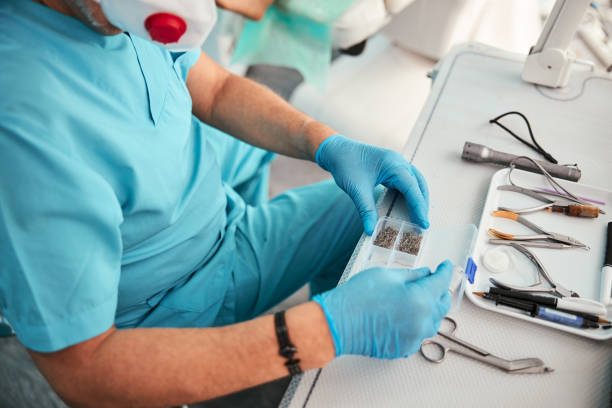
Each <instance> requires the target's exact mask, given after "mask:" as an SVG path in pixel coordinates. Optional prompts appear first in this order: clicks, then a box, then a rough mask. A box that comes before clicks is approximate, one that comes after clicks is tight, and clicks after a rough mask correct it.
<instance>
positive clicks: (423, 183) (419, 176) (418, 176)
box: [411, 166, 429, 209]
mask: <svg viewBox="0 0 612 408" xmlns="http://www.w3.org/2000/svg"><path fill="white" fill-rule="evenodd" d="M411 170H412V173H413V174H414V177H415V178H416V180H417V183H418V184H419V188H420V189H421V193H422V194H423V198H425V204H427V208H428V209H429V186H428V185H427V180H425V176H423V173H421V172H420V171H419V169H417V168H416V167H414V166H412V167H411Z"/></svg>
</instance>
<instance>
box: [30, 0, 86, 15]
mask: <svg viewBox="0 0 612 408" xmlns="http://www.w3.org/2000/svg"><path fill="white" fill-rule="evenodd" d="M32 1H34V2H35V3H40V4H42V5H43V6H47V7H49V8H50V9H53V10H55V11H59V12H60V13H62V14H66V15H67V16H70V17H74V18H76V19H78V18H79V16H77V15H76V14H74V12H73V10H72V9H71V8H70V7H68V5H67V4H66V2H65V1H64V0H32Z"/></svg>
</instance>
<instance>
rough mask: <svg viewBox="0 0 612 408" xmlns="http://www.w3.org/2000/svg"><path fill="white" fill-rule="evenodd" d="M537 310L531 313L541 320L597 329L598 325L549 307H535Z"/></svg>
mask: <svg viewBox="0 0 612 408" xmlns="http://www.w3.org/2000/svg"><path fill="white" fill-rule="evenodd" d="M535 306H536V307H535V309H534V310H533V312H532V313H531V315H532V316H535V317H539V318H540V319H544V320H548V321H549V322H555V323H559V324H564V325H566V326H572V327H580V328H597V327H599V325H598V324H597V323H594V322H591V321H589V320H586V319H584V318H583V317H580V316H576V315H573V314H570V313H565V312H561V311H559V310H555V309H551V308H549V307H543V306H538V305H535Z"/></svg>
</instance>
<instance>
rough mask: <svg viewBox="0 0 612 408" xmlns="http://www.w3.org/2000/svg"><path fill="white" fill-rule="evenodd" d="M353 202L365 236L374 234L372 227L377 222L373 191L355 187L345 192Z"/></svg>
mask: <svg viewBox="0 0 612 408" xmlns="http://www.w3.org/2000/svg"><path fill="white" fill-rule="evenodd" d="M347 193H348V195H349V196H350V197H351V199H352V200H353V203H354V204H355V207H357V211H359V217H360V218H361V222H362V223H363V229H364V231H365V233H366V234H368V235H372V234H373V233H374V227H376V222H377V221H378V212H377V211H376V202H375V201H374V189H373V188H371V189H369V190H368V189H367V188H366V189H364V188H359V187H356V188H354V189H352V190H351V192H347Z"/></svg>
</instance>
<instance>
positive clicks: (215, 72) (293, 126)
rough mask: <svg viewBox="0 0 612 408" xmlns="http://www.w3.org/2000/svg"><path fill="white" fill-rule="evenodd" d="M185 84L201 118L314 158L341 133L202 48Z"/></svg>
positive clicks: (234, 133)
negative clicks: (214, 60) (324, 143)
mask: <svg viewBox="0 0 612 408" xmlns="http://www.w3.org/2000/svg"><path fill="white" fill-rule="evenodd" d="M211 78H214V79H211ZM211 84H214V87H212V89H211V86H210V85H211ZM187 85H188V87H189V90H190V92H191V96H192V100H193V113H194V114H195V115H196V116H197V117H198V118H199V119H200V120H202V121H203V122H205V123H208V124H209V125H212V126H214V127H216V128H217V129H220V130H222V131H224V132H226V133H228V134H230V135H232V136H234V137H236V138H238V139H241V140H243V141H245V142H247V143H249V144H251V145H254V146H258V147H261V148H263V149H266V150H269V151H273V152H276V153H280V154H284V155H286V156H291V157H296V158H299V159H305V160H314V158H315V153H316V151H317V148H318V147H319V145H320V144H321V142H322V141H323V140H324V139H326V138H327V137H328V136H331V135H333V134H334V133H337V132H335V131H334V130H333V129H332V128H330V127H329V126H327V125H324V124H323V123H320V122H317V121H315V120H314V119H312V118H310V117H309V116H308V115H306V114H304V113H302V112H300V111H298V110H297V109H295V108H293V107H292V106H291V105H290V104H288V103H287V102H286V101H284V100H283V99H282V98H281V97H279V96H278V95H276V94H275V93H274V92H272V91H271V90H269V89H267V88H265V87H264V86H261V85H259V84H257V83H255V82H254V81H251V80H249V79H246V78H242V77H239V76H237V75H233V74H230V73H228V72H226V71H225V70H223V69H222V68H220V67H218V66H217V65H216V64H214V63H212V62H211V60H210V59H209V58H208V57H207V56H206V55H204V54H203V55H202V57H201V58H200V61H198V63H197V64H196V65H195V66H194V68H192V69H191V70H190V72H189V78H188V81H187Z"/></svg>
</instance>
